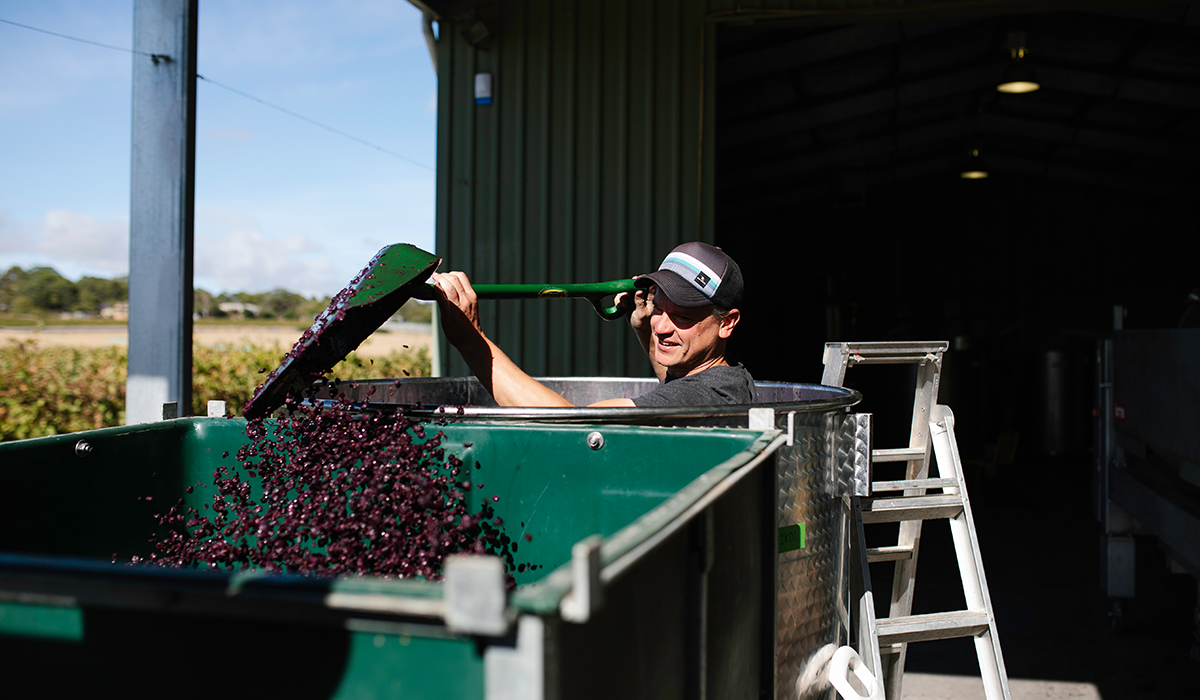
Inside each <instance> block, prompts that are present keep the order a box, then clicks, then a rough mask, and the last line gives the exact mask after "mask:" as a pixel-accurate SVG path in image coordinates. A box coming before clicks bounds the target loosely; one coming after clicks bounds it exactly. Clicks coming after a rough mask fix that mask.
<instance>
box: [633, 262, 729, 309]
mask: <svg viewBox="0 0 1200 700" xmlns="http://www.w3.org/2000/svg"><path fill="white" fill-rule="evenodd" d="M634 284H636V285H637V286H638V287H640V288H642V289H646V288H647V287H649V286H650V285H652V284H653V285H655V286H657V287H658V289H659V291H661V292H662V293H663V294H666V295H667V298H668V299H670V300H671V303H673V304H675V305H676V306H682V307H684V308H696V307H698V306H711V305H712V303H713V301H712V299H709V298H708V297H706V296H704V295H703V294H701V293H700V291H699V290H698V289H696V288H695V287H693V286H692V285H691V284H689V283H688V281H687V280H685V279H683V278H682V277H680V276H679V273H677V272H673V271H671V270H658V271H657V272H651V273H650V274H648V275H642V276H641V277H639V278H637V279H636V280H634Z"/></svg>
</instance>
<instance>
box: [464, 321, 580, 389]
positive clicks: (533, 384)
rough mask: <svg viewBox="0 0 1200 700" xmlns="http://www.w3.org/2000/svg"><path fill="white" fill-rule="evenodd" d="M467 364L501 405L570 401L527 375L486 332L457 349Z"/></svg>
mask: <svg viewBox="0 0 1200 700" xmlns="http://www.w3.org/2000/svg"><path fill="white" fill-rule="evenodd" d="M458 351H459V353H460V354H461V355H462V358H463V360H465V361H466V363H467V366H468V367H470V368H471V371H472V372H474V373H475V376H476V377H478V378H479V381H480V382H481V383H482V384H483V387H484V388H485V389H487V390H488V393H490V394H491V395H492V398H494V399H496V403H497V404H499V405H501V406H549V407H569V406H573V405H574V404H572V403H570V402H569V401H567V400H566V399H564V398H563V397H562V396H560V395H558V394H557V393H555V392H554V391H552V390H551V389H550V388H549V387H547V386H546V385H544V384H542V383H541V382H539V381H537V380H536V379H534V378H533V377H531V376H529V375H528V374H526V373H525V372H524V370H522V369H521V368H520V367H518V366H517V365H516V363H514V362H513V361H512V360H511V359H509V357H508V355H505V354H504V351H503V350H501V349H500V348H499V346H497V345H496V344H495V343H493V342H492V341H491V340H489V339H488V337H487V336H485V335H482V334H481V335H480V336H479V340H478V341H475V342H472V343H471V344H470V347H460V348H459V349H458Z"/></svg>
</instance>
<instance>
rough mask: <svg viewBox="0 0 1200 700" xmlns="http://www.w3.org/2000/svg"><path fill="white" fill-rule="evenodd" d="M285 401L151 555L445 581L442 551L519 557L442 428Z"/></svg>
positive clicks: (342, 404)
mask: <svg viewBox="0 0 1200 700" xmlns="http://www.w3.org/2000/svg"><path fill="white" fill-rule="evenodd" d="M288 409H289V412H288V415H287V417H285V418H280V419H277V420H272V421H266V420H264V419H262V418H258V419H255V420H252V421H249V422H248V423H247V426H246V435H247V437H249V438H250V442H249V444H247V445H245V446H243V447H242V448H241V449H239V450H238V452H237V455H236V458H237V461H238V463H239V464H240V469H235V468H230V467H226V466H221V467H218V468H217V469H216V470H215V471H214V472H213V483H212V488H213V489H214V491H215V493H213V495H212V498H211V501H210V502H206V503H204V504H203V508H204V512H203V513H202V512H200V511H198V510H197V509H196V508H195V507H186V508H185V504H184V503H183V501H182V500H181V501H180V502H179V503H178V504H176V505H175V506H174V507H173V508H171V509H170V510H169V511H168V512H167V513H166V514H165V515H162V516H160V517H159V521H160V524H162V525H165V526H166V530H167V533H166V536H165V537H163V538H161V539H157V541H155V547H154V549H155V551H154V552H153V553H151V554H150V556H149V557H148V560H149V561H150V562H153V563H157V564H161V565H165V566H175V567H188V568H201V569H216V570H220V569H224V570H226V571H234V570H241V569H247V568H248V569H258V570H263V571H273V572H287V573H298V574H316V575H327V576H343V575H352V574H375V575H384V576H396V577H410V576H421V577H424V578H426V579H431V580H436V579H439V578H440V577H441V569H442V562H443V560H444V559H445V557H447V556H449V555H451V554H457V553H471V554H485V553H490V554H497V555H500V556H501V557H502V558H503V559H504V560H505V561H506V564H507V566H508V568H509V570H510V571H511V570H512V569H513V568H514V563H515V562H514V557H513V552H515V550H516V546H515V544H516V543H515V542H512V541H511V540H510V538H509V537H508V536H507V535H506V534H504V533H503V532H502V531H501V530H500V526H502V525H503V522H502V521H501V520H500V518H498V517H494V513H493V511H492V509H491V507H490V504H489V503H487V502H486V501H485V502H484V505H483V506H482V507H481V508H480V510H479V511H478V512H475V513H471V512H469V511H468V508H467V502H466V496H465V492H466V491H468V490H470V489H471V488H472V484H471V483H470V481H468V480H467V479H468V478H469V476H470V474H469V471H468V470H465V469H464V467H463V464H462V462H461V460H459V459H458V458H457V457H455V456H453V455H449V456H448V457H447V456H446V455H445V450H444V449H443V448H442V447H441V440H442V434H441V433H440V432H439V433H437V434H433V435H428V434H426V431H425V427H424V426H423V425H422V424H420V423H410V422H408V421H407V420H405V419H404V418H403V417H400V416H398V415H379V414H374V415H364V414H361V413H358V412H356V411H353V410H352V409H351V407H350V405H349V404H348V403H347V402H346V401H345V400H339V401H337V402H335V403H334V405H333V407H332V408H327V409H324V410H318V409H317V408H314V407H310V406H305V405H301V404H297V403H296V402H295V400H294V399H291V398H289V399H288ZM227 454H228V453H226V455H227ZM464 471H465V472H467V473H466V474H464ZM460 476H462V477H463V478H462V479H461V480H460V479H459V477H460ZM256 477H257V479H258V480H259V481H260V483H261V495H260V496H257V497H256V496H255V495H254V491H255V490H256V489H255V488H254V487H253V486H252V485H251V482H250V479H253V478H256ZM199 486H200V487H201V488H207V487H204V486H202V485H199ZM187 490H188V493H192V492H193V488H192V487H189V488H188V489H187ZM492 498H493V500H499V498H498V497H496V496H493V497H492ZM134 561H135V562H136V561H139V559H138V558H137V557H134ZM520 568H522V569H524V568H525V566H521V567H520ZM509 579H510V585H511V575H510V577H509Z"/></svg>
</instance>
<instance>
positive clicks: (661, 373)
mask: <svg viewBox="0 0 1200 700" xmlns="http://www.w3.org/2000/svg"><path fill="white" fill-rule="evenodd" d="M614 301H615V303H616V305H617V308H619V309H623V310H626V311H627V312H628V313H629V325H630V326H631V327H632V328H633V333H634V335H636V336H637V339H638V342H639V343H641V344H642V350H643V351H645V353H646V357H647V358H648V359H649V360H650V366H651V367H653V368H654V374H655V376H657V377H658V380H659V381H660V382H661V381H662V380H663V377H665V376H666V374H667V369H666V367H663V366H662V365H660V364H659V363H658V361H657V360H656V359H655V358H654V344H653V343H651V342H650V336H651V332H650V316H651V314H653V313H654V286H653V285H652V286H651V287H650V288H649V289H639V290H637V291H635V292H621V293H620V294H618V295H617V298H616V299H615V300H614Z"/></svg>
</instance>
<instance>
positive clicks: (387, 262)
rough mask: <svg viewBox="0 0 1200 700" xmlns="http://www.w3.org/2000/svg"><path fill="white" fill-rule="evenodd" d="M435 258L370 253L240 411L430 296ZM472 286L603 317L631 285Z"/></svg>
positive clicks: (249, 414)
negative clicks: (557, 301)
mask: <svg viewBox="0 0 1200 700" xmlns="http://www.w3.org/2000/svg"><path fill="white" fill-rule="evenodd" d="M440 263H441V259H440V258H438V257H437V256H436V255H433V254H432V253H428V252H426V251H424V250H421V249H420V248H417V247H416V246H412V245H409V244H407V243H397V244H393V245H389V246H387V247H385V248H384V249H383V250H380V251H379V252H378V253H376V254H375V257H373V258H371V262H369V263H367V266H366V267H365V268H364V269H363V271H362V272H360V273H358V276H356V277H355V278H354V279H352V280H350V284H348V285H346V288H345V289H343V290H342V291H340V292H338V293H337V296H335V297H334V298H333V301H331V302H330V303H329V307H328V308H327V309H325V310H324V311H322V312H321V314H320V315H319V316H317V318H316V320H315V321H313V324H312V327H311V328H309V329H308V330H307V331H305V332H304V334H303V335H301V336H300V339H299V340H298V341H296V344H295V345H294V346H293V347H292V350H291V352H289V353H288V354H287V355H286V356H284V358H283V362H282V363H280V365H279V367H277V368H275V370H274V371H272V372H271V373H270V374H268V375H267V378H266V380H265V381H264V382H263V383H262V385H261V386H259V387H258V389H257V390H256V391H255V392H254V396H252V397H251V398H250V400H249V401H248V402H246V405H245V406H244V407H243V408H242V414H243V415H244V416H245V417H246V418H251V419H252V418H258V417H259V416H265V415H267V414H268V413H270V412H271V411H273V410H275V409H276V408H279V407H280V406H282V405H283V404H284V401H285V400H286V399H287V397H288V395H289V394H291V395H293V396H299V394H300V393H301V392H302V391H304V389H305V388H307V387H308V386H309V385H310V384H312V383H313V382H314V381H316V380H317V379H320V378H321V377H322V376H324V374H325V373H326V372H328V371H329V370H330V369H332V368H333V366H334V365H336V364H337V363H339V362H341V361H342V359H344V358H345V357H346V355H349V354H350V353H351V352H352V351H353V350H354V349H356V348H357V347H358V346H359V345H360V344H361V343H362V342H363V341H364V340H366V339H367V337H368V336H370V335H371V334H372V333H374V332H375V331H376V330H377V329H378V328H379V327H380V326H382V325H383V324H384V322H386V321H387V320H388V319H389V318H391V317H392V316H393V315H394V314H395V313H396V312H397V311H398V310H399V309H400V307H401V306H403V305H404V303H405V302H407V301H408V300H409V299H411V298H416V299H434V298H436V297H435V294H434V291H433V288H432V286H431V285H429V284H428V280H429V277H430V275H432V274H433V272H434V271H435V270H437V267H438V265H439V264H440ZM472 286H473V287H474V289H475V293H476V294H477V295H478V297H479V298H481V299H542V298H555V297H582V298H585V299H587V300H588V301H590V302H592V306H593V307H594V308H595V309H596V313H598V314H600V317H601V318H604V319H606V320H612V319H615V318H620V317H621V316H623V315H624V314H625V312H624V310H621V309H618V308H617V307H616V306H608V307H606V306H604V304H603V300H604V299H605V298H606V297H609V296H613V295H615V294H619V293H621V292H629V291H633V290H634V289H635V286H634V281H633V280H632V279H624V280H615V281H613V282H597V283H595V284H558V285H549V284H477V285H472Z"/></svg>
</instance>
